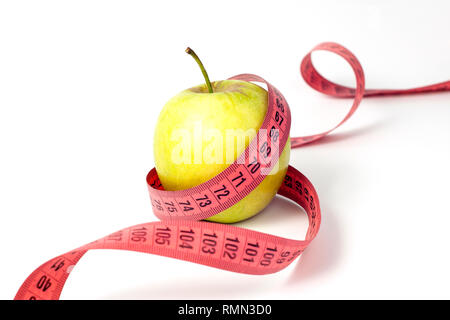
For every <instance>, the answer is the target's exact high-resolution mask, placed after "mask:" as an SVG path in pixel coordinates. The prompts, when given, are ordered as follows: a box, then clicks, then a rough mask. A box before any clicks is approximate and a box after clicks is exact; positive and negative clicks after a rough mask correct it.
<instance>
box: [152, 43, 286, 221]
mask: <svg viewBox="0 0 450 320" xmlns="http://www.w3.org/2000/svg"><path fill="white" fill-rule="evenodd" d="M186 51H187V52H188V53H190V54H191V55H192V56H193V57H194V59H196V61H197V62H198V64H199V66H200V68H201V69H202V72H203V75H204V76H205V80H206V84H203V85H199V86H196V87H193V88H190V89H187V90H184V91H182V92H180V93H179V94H177V95H176V96H174V97H173V98H172V99H170V100H169V101H168V102H167V103H166V105H165V106H164V108H163V110H162V112H161V114H160V116H159V119H158V121H157V125H156V130H155V136H154V155H155V166H156V171H157V172H158V176H159V178H160V180H161V183H162V185H163V187H164V188H165V189H166V190H182V189H187V188H192V187H194V186H197V185H199V184H201V183H203V182H206V181H208V180H209V179H211V178H213V177H214V176H216V175H217V174H219V173H220V172H222V171H223V170H225V169H226V168H227V167H228V166H229V165H230V163H232V162H233V161H234V160H236V159H237V157H238V156H239V155H240V154H241V153H242V152H243V151H244V150H245V148H246V147H247V146H248V144H249V142H250V141H251V139H252V138H253V137H254V136H255V134H256V132H257V131H258V129H259V128H260V127H261V125H262V123H263V120H264V117H265V115H266V113H267V91H266V90H265V89H263V88H262V87H260V86H258V85H256V84H253V83H251V82H245V81H238V80H223V81H216V82H213V83H210V82H209V78H208V75H207V73H206V71H205V70H204V68H203V65H202V64H201V62H200V60H199V59H198V57H197V56H196V55H195V53H194V52H193V51H192V50H190V49H189V48H188V49H187V50H186ZM200 129H201V130H200ZM212 133H213V134H212ZM230 133H233V134H232V135H231V134H230ZM242 135H244V138H245V139H242V138H243V137H242ZM230 137H231V138H236V139H235V140H233V139H228V138H230ZM239 139H240V140H239ZM239 141H241V142H242V143H239ZM289 153H290V140H288V141H287V143H286V146H285V148H284V150H283V151H282V152H281V154H280V159H279V165H278V168H274V169H273V172H271V174H270V175H267V176H266V177H265V178H264V180H263V181H262V182H261V183H260V184H259V185H258V186H257V187H256V188H255V189H254V190H253V191H252V192H251V193H250V194H248V195H247V196H246V197H245V198H243V199H242V200H241V201H239V202H238V203H236V204H235V205H233V206H232V207H230V208H228V209H227V210H225V211H223V212H221V213H219V214H217V215H215V216H212V217H210V218H208V219H207V220H210V221H215V222H222V223H233V222H238V221H241V220H244V219H247V218H250V217H252V216H253V215H255V214H257V213H258V212H260V211H261V210H262V209H264V208H265V207H266V206H267V205H268V204H269V203H270V201H271V200H272V198H273V197H274V196H275V194H276V192H277V190H278V189H279V187H280V186H281V183H282V181H283V178H284V176H285V175H286V171H287V167H288V163H289Z"/></svg>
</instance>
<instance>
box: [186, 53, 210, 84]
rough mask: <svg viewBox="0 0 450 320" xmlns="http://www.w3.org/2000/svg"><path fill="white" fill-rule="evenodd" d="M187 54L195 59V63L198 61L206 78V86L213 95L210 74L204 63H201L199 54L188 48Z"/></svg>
mask: <svg viewBox="0 0 450 320" xmlns="http://www.w3.org/2000/svg"><path fill="white" fill-rule="evenodd" d="M186 53H187V54H190V55H191V56H192V58H194V60H195V61H197V64H198V66H199V67H200V70H202V73H203V77H204V78H205V82H206V86H207V87H208V91H209V93H213V89H212V86H211V82H210V81H209V77H208V73H206V70H205V67H204V66H203V63H202V62H201V61H200V58H199V57H198V56H197V54H196V53H195V52H194V50H192V49H191V48H189V47H187V48H186Z"/></svg>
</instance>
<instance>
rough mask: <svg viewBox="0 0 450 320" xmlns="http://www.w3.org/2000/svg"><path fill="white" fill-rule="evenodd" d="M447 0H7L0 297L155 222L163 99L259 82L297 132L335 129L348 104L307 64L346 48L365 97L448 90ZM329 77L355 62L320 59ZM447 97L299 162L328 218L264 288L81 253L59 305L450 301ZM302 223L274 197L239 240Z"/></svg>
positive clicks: (339, 76)
mask: <svg viewBox="0 0 450 320" xmlns="http://www.w3.org/2000/svg"><path fill="white" fill-rule="evenodd" d="M449 14H450V6H449V5H448V2H446V1H420V2H418V1H415V2H414V1H380V0H376V1H303V2H300V1H261V0H259V1H232V0H227V1H221V2H213V1H204V2H199V1H192V0H191V1H180V2H172V1H110V0H108V1H92V0H89V1H70V2H66V1H2V2H0V215H1V221H0V225H1V232H0V243H1V258H0V260H1V263H0V270H1V272H0V298H3V299H10V298H13V297H14V295H15V293H16V291H17V289H18V288H19V286H20V285H21V283H22V281H23V280H25V278H26V277H27V276H28V275H29V273H31V271H33V270H34V269H35V268H36V267H37V266H39V265H40V264H41V263H43V262H44V261H46V260H48V259H50V258H52V257H54V256H57V255H58V254H61V253H63V252H66V251H68V250H71V249H73V248H75V247H78V246H80V245H82V244H85V243H87V242H90V241H92V240H94V239H97V238H99V237H102V236H104V235H106V234H109V233H111V232H113V231H116V230H118V229H121V228H124V227H127V226H131V225H134V224H137V223H141V222H146V221H154V220H156V218H155V217H154V216H153V214H152V212H151V209H150V204H149V199H148V194H147V190H146V185H145V176H146V174H147V172H148V170H149V169H151V168H152V167H153V154H152V144H153V130H154V127H155V123H156V119H157V116H158V113H159V111H160V110H161V108H162V106H163V105H164V103H165V102H166V101H167V100H168V99H169V98H170V97H171V96H173V95H175V94H176V93H177V92H179V91H181V90H183V89H185V88H188V87H191V86H193V85H196V84H199V83H201V82H202V77H201V73H200V71H199V70H198V67H197V65H196V64H195V62H194V61H193V60H192V59H191V58H190V57H189V56H187V55H186V54H185V53H184V49H185V47H186V46H188V45H189V46H191V47H192V48H193V49H194V50H196V52H197V53H198V54H199V56H200V57H201V58H202V60H203V62H204V63H205V65H206V67H207V70H208V72H209V74H210V77H211V78H212V79H215V80H219V79H224V78H227V77H230V76H232V75H235V74H239V73H245V72H248V73H255V74H258V75H261V76H263V77H265V78H266V79H268V80H269V81H270V82H272V83H273V84H275V85H276V86H277V87H278V88H279V89H280V90H281V91H282V92H283V94H284V95H285V97H286V98H287V100H288V101H289V103H290V105H291V109H292V115H293V126H292V131H291V135H292V136H298V135H305V134H312V133H317V132H319V131H321V130H325V129H328V128H330V127H331V126H333V125H334V124H336V123H337V122H338V121H339V120H340V119H341V118H342V117H343V116H344V114H345V113H346V112H347V110H348V108H349V106H350V104H351V101H350V100H344V99H333V98H329V97H326V96H323V95H321V94H319V93H317V92H315V91H313V90H312V89H310V88H309V87H308V86H307V85H306V84H305V83H304V82H303V80H302V79H301V77H300V76H299V72H298V67H299V63H300V60H301V58H302V57H303V56H304V55H305V54H306V53H307V52H308V51H309V50H310V49H311V48H312V47H313V46H314V45H316V44H318V43H319V42H322V41H335V42H338V43H341V44H343V45H345V46H346V47H347V48H349V49H350V50H352V51H353V52H354V53H355V54H356V56H357V57H358V58H359V59H360V61H361V63H362V65H363V67H364V69H365V73H366V79H367V82H366V83H367V87H369V88H370V87H385V88H404V87H413V86H419V85H425V84H430V83H434V82H440V81H445V80H448V79H449V78H450V41H449V31H450V19H449ZM313 58H314V61H315V63H316V65H317V66H318V69H319V70H320V71H321V72H322V73H323V74H325V75H326V76H327V77H328V78H330V79H331V80H334V81H338V82H340V83H343V84H349V85H352V84H353V83H354V79H353V76H352V73H351V70H350V68H349V67H347V66H346V64H345V62H343V61H341V60H340V58H337V57H334V56H332V55H331V54H326V53H323V54H316V55H314V57H313ZM449 141H450V93H448V92H447V93H438V94H432V95H416V96H405V97H385V98H370V99H366V100H363V102H362V104H361V107H360V109H359V110H358V111H357V112H356V114H355V115H354V117H353V118H351V119H350V121H349V122H348V123H346V124H345V126H344V127H342V128H340V129H338V130H337V131H336V132H335V133H333V135H332V136H330V137H329V138H326V139H325V140H324V141H323V143H321V144H315V145H311V146H307V147H304V148H301V149H296V150H293V151H292V152H291V161H290V162H291V164H292V165H294V166H295V167H296V168H298V169H299V170H301V171H302V172H303V173H304V174H305V175H307V176H308V177H309V178H310V179H311V180H312V182H313V183H314V184H315V186H316V188H317V190H318V193H319V196H320V200H321V206H322V212H323V224H322V226H321V230H320V232H319V235H318V237H317V238H316V239H315V241H314V242H313V243H312V245H311V246H310V248H308V250H307V252H306V253H305V254H304V255H303V256H302V258H301V259H300V260H299V261H296V262H295V263H293V265H292V266H290V267H289V268H288V269H286V270H284V271H282V272H280V273H278V274H274V275H269V276H249V275H241V274H234V273H230V272H225V271H221V270H216V269H213V268H208V267H205V266H199V265H194V264H190V263H187V262H182V261H176V260H173V259H168V258H163V257H158V256H152V255H146V254H141V253H133V252H120V251H106V250H105V251H94V252H89V253H88V254H87V255H86V256H85V257H84V258H83V259H82V260H81V261H80V263H79V264H78V265H77V267H76V268H75V269H74V271H73V273H72V275H71V277H70V278H69V280H68V281H67V285H66V288H65V289H64V291H63V294H62V298H65V299H82V298H87V299H91V298H92V299H98V298H101V299H121V298H125V299H149V298H150V299H153V298H161V299H172V298H180V299H187V298H189V299H197V298H212V299H216V298H222V299H240V298H242V299H247V298H248V299H263V298H267V299H272V298H274V299H279V298H288V299H290V298H293V299H309V298H344V299H345V298H450V294H449V291H448V287H449V286H450V275H449V270H450V251H449V243H450V235H449V226H450V214H449V213H450V210H449V202H448V198H449V193H448V192H449V180H450V170H449V169H448V164H449V163H450V151H449ZM306 224H307V219H306V217H305V215H304V213H303V212H302V210H300V209H299V208H297V207H296V206H294V205H293V204H291V203H289V202H287V201H286V200H283V199H281V198H277V199H275V200H274V201H273V203H272V204H271V205H270V206H269V207H268V208H267V209H266V210H265V211H264V212H263V213H262V214H260V215H259V216H257V217H255V218H254V219H251V220H250V221H247V222H245V223H241V225H243V226H245V227H249V228H252V229H256V230H262V231H266V232H271V233H276V234H278V235H282V236H287V237H294V238H297V239H301V238H303V237H304V234H305V230H306V227H307V225H306Z"/></svg>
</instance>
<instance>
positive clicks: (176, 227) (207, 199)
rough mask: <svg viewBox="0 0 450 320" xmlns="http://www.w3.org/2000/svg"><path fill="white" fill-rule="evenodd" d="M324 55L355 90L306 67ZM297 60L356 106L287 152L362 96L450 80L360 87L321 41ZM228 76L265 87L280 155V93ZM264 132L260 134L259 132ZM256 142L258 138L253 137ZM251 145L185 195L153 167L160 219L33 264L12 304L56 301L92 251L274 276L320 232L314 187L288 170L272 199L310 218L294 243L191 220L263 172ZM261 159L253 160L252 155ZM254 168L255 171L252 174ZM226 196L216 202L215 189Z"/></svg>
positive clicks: (218, 207)
mask: <svg viewBox="0 0 450 320" xmlns="http://www.w3.org/2000/svg"><path fill="white" fill-rule="evenodd" d="M315 50H326V51H330V52H333V53H336V54H338V55H340V56H342V57H343V58H344V59H345V60H346V61H347V62H348V63H349V64H350V66H351V67H352V69H353V71H354V73H355V77H356V89H352V88H348V87H343V86H340V85H338V84H335V83H332V82H330V81H328V80H327V79H325V78H324V77H322V76H321V75H320V74H319V73H318V72H317V71H316V70H315V69H314V66H313V65H312V62H311V52H313V51H315ZM311 52H310V53H308V54H307V55H306V56H305V58H304V59H303V61H302V63H301V67H300V72H301V74H302V76H303V78H304V79H305V81H306V82H307V83H308V84H309V85H310V86H311V87H313V88H314V89H316V90H318V91H320V92H322V93H325V94H328V95H331V96H336V97H353V98H354V102H353V105H352V107H351V109H350V111H349V112H348V113H347V115H346V116H345V117H344V119H343V120H342V121H341V122H340V123H339V124H338V125H337V126H335V127H334V128H333V129H331V130H328V131H326V132H322V133H319V134H315V135H311V136H306V137H296V138H291V144H292V148H296V147H300V146H302V145H304V144H307V143H310V142H313V141H316V140H318V139H321V138H322V137H324V136H325V135H327V134H328V133H330V132H331V131H333V130H334V129H336V128H337V127H339V126H340V125H342V124H343V123H344V122H345V121H346V120H347V119H349V118H350V117H351V115H352V114H353V113H354V112H355V111H356V109H357V108H358V105H359V103H360V102H361V99H362V98H363V96H375V95H387V94H392V95H398V94H411V93H419V92H433V91H445V90H450V81H447V82H443V83H439V84H435V85H431V86H427V87H421V88H415V89H409V90H367V91H366V90H365V82H364V72H363V69H362V67H361V65H360V64H359V62H358V60H357V59H356V57H355V56H354V55H353V54H352V53H351V52H350V51H349V50H347V49H346V48H344V47H342V46H341V45H339V44H336V43H330V42H328V43H322V44H319V45H318V46H316V47H315V48H314V49H313V50H311ZM231 79H235V80H243V81H255V82H262V83H265V84H266V85H267V88H268V111H267V114H266V117H265V119H264V121H263V124H262V126H261V129H260V131H261V130H264V133H265V134H266V135H267V137H266V138H267V141H268V142H269V143H272V142H273V137H271V133H273V132H275V131H273V130H278V132H279V136H278V138H279V149H280V150H283V149H284V146H285V144H286V141H287V139H288V136H289V131H290V125H291V115H290V110H289V106H288V104H287V102H286V100H285V98H284V97H283V95H282V94H281V93H280V92H279V91H278V90H277V89H276V88H275V87H274V86H272V85H271V84H270V83H268V82H266V81H265V80H264V79H262V78H261V77H258V76H256V75H250V74H242V75H238V76H235V77H232V78H231ZM261 132H262V131H261ZM255 139H256V138H255ZM255 145H256V144H252V143H250V145H249V147H248V148H247V149H246V150H245V151H244V152H243V153H242V154H241V155H240V156H239V158H238V159H237V160H236V161H235V162H234V163H233V164H232V165H230V166H229V167H228V168H227V169H226V170H224V171H223V172H222V173H220V174H218V175H217V176H215V177H214V178H212V179H211V180H209V181H207V182H205V183H203V184H201V185H199V186H196V187H194V188H191V189H187V190H180V191H165V190H163V188H162V185H161V183H160V182H159V179H158V175H157V172H156V170H155V169H152V170H151V171H150V172H149V174H148V175H147V184H148V189H149V194H150V198H151V203H152V208H153V211H154V213H155V215H156V216H157V217H158V218H159V219H160V220H161V221H159V222H150V223H144V224H140V225H136V226H133V227H129V228H126V229H123V230H120V231H117V232H115V233H113V234H111V235H109V236H106V237H104V238H101V239H99V240H97V241H94V242H91V243H89V244H87V245H84V246H82V247H80V248H78V249H76V250H72V251H69V252H67V253H65V254H62V255H60V256H58V257H56V258H54V259H51V260H49V261H47V262H46V263H44V264H42V265H41V266H40V267H38V268H37V269H36V270H35V271H34V272H33V273H31V275H30V276H29V277H28V278H27V279H26V280H25V282H24V283H23V284H22V286H21V287H20V289H19V291H18V292H17V294H16V297H15V299H24V300H42V299H58V298H59V297H60V294H61V291H62V289H63V287H64V284H65V282H66V280H67V278H68V276H69V274H70V272H71V271H72V269H73V267H74V266H75V265H76V264H77V262H78V261H79V260H80V259H81V257H82V256H83V255H84V254H85V253H86V252H87V251H88V250H92V249H119V250H129V251H138V252H145V253H151V254H157V255H161V256H166V257H171V258H176V259H180V260H185V261H191V262H194V263H199V264H203V265H207V266H211V267H216V268H220V269H225V270H229V271H233V272H240V273H247V274H268V273H274V272H277V271H280V270H281V269H283V268H285V267H286V266H288V265H289V264H290V263H291V262H292V261H294V260H295V259H296V258H297V257H298V256H299V255H300V254H301V253H302V252H303V251H304V250H305V249H306V247H307V246H308V245H309V244H310V242H311V241H312V240H313V239H314V237H315V236H316V234H317V232H318V231H319V227H320V221H321V213H320V206H319V199H318V196H317V192H316V190H315V189H314V187H313V185H312V183H311V182H310V181H309V180H308V179H307V178H306V177H305V176H304V175H303V174H301V173H300V172H299V171H297V170H296V169H295V168H293V167H291V166H289V168H288V171H287V174H286V176H285V178H284V182H283V184H282V186H281V187H280V189H279V190H278V194H280V195H282V196H284V197H286V198H289V199H291V200H293V201H294V202H295V203H297V204H298V205H299V206H301V207H302V208H303V209H304V210H305V211H306V213H307V215H308V220H309V227H308V230H307V234H306V237H305V240H292V239H286V238H282V237H278V236H275V235H270V234H267V233H262V232H257V231H253V230H248V229H243V228H239V227H235V226H232V225H225V224H217V223H211V222H203V221H197V220H202V219H205V218H208V217H211V216H213V215H215V214H217V213H219V212H221V211H223V210H225V209H227V208H229V207H231V206H232V205H234V204H235V203H237V202H238V201H240V200H241V199H242V198H244V197H245V196H246V195H248V194H249V193H250V192H251V191H252V190H254V189H255V188H256V187H257V186H258V184H259V183H261V182H262V180H263V179H264V177H265V175H264V174H262V172H261V170H262V167H263V164H262V163H259V165H258V166H252V167H250V166H249V161H248V159H249V156H250V155H254V154H258V150H256V149H255V147H254V146H255ZM270 157H271V158H270V159H269V160H268V161H266V162H265V165H267V163H269V165H270V166H273V165H275V164H276V162H277V161H278V153H277V152H273V153H271V155H270ZM258 159H259V158H258ZM255 168H256V169H255ZM223 188H225V189H226V190H228V191H229V193H227V196H225V197H218V196H217V195H216V192H215V191H216V190H222V191H223V190H224V189H223Z"/></svg>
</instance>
